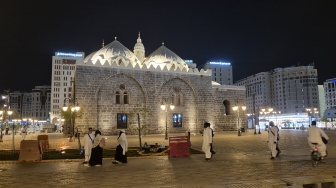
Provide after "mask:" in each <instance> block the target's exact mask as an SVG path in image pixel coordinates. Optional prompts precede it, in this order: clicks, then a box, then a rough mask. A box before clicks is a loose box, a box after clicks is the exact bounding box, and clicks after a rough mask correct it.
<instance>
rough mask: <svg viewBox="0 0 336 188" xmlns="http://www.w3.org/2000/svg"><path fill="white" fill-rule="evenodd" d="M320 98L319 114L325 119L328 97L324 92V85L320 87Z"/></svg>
mask: <svg viewBox="0 0 336 188" xmlns="http://www.w3.org/2000/svg"><path fill="white" fill-rule="evenodd" d="M318 96H319V104H320V106H319V109H318V114H319V116H320V117H323V113H324V111H325V110H326V97H325V92H324V87H323V85H318Z"/></svg>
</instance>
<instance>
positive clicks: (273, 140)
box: [267, 121, 278, 159]
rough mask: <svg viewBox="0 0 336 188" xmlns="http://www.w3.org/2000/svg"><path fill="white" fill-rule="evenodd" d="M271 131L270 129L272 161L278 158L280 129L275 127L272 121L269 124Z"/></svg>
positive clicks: (269, 144) (269, 143)
mask: <svg viewBox="0 0 336 188" xmlns="http://www.w3.org/2000/svg"><path fill="white" fill-rule="evenodd" d="M269 126H270V127H269V129H268V140H267V142H268V148H269V149H270V150H271V152H272V157H271V158H270V159H274V158H275V157H276V156H277V153H278V152H277V150H276V146H277V141H278V128H276V127H275V126H274V122H273V121H270V122H269Z"/></svg>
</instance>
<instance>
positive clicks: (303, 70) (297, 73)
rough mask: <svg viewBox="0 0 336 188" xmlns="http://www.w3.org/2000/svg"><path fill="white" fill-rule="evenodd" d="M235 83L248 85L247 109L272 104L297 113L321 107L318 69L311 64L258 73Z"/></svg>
mask: <svg viewBox="0 0 336 188" xmlns="http://www.w3.org/2000/svg"><path fill="white" fill-rule="evenodd" d="M235 85H238V86H245V87H246V103H247V109H248V110H252V109H253V108H266V107H272V108H273V109H276V110H277V111H281V113H295V114H298V113H307V112H306V109H307V108H310V109H314V108H319V97H318V85H317V69H315V68H314V67H313V66H310V65H309V66H300V67H287V68H277V69H274V70H272V71H269V72H262V73H258V74H256V75H253V76H249V77H247V78H245V79H242V80H239V81H237V82H236V83H235ZM256 112H258V111H257V110H256Z"/></svg>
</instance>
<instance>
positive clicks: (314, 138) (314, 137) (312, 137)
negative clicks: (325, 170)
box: [308, 121, 329, 160]
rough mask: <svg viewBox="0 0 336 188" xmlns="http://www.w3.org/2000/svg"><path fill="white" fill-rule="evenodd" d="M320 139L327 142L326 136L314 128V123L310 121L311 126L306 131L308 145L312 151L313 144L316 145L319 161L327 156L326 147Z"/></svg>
mask: <svg viewBox="0 0 336 188" xmlns="http://www.w3.org/2000/svg"><path fill="white" fill-rule="evenodd" d="M322 137H323V138H325V139H326V140H329V137H328V135H327V134H326V133H325V132H324V131H323V130H322V129H320V128H318V127H316V121H312V125H311V126H310V127H309V129H308V144H309V146H310V147H311V148H312V149H314V148H315V145H314V144H313V143H316V144H317V145H316V147H317V149H318V151H319V152H320V153H321V159H322V160H324V158H325V157H326V155H327V152H326V151H327V146H326V145H325V143H324V142H323V141H322Z"/></svg>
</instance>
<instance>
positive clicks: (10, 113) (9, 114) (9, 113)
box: [7, 110, 15, 151]
mask: <svg viewBox="0 0 336 188" xmlns="http://www.w3.org/2000/svg"><path fill="white" fill-rule="evenodd" d="M7 114H8V122H9V121H10V120H11V117H10V116H11V115H12V114H13V111H11V110H8V111H7ZM14 127H15V124H13V131H12V147H13V151H14V150H15V142H14Z"/></svg>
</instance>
